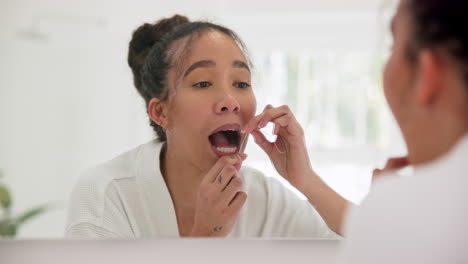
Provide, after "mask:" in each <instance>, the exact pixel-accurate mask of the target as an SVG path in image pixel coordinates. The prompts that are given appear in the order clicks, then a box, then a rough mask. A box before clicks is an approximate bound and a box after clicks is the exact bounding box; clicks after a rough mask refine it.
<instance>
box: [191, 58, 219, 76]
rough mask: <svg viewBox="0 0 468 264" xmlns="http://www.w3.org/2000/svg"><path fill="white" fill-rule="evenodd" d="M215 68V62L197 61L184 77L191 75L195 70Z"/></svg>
mask: <svg viewBox="0 0 468 264" xmlns="http://www.w3.org/2000/svg"><path fill="white" fill-rule="evenodd" d="M215 66H216V63H215V62H214V61H211V60H201V61H197V62H195V63H193V64H192V65H190V67H189V68H188V69H187V70H186V71H185V73H184V77H186V76H187V75H189V73H191V72H192V71H193V70H195V69H197V68H209V67H215Z"/></svg>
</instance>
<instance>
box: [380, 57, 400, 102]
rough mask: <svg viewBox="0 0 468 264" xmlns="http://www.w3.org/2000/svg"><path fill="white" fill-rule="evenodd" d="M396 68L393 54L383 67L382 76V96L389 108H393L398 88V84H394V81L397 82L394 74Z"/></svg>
mask: <svg viewBox="0 0 468 264" xmlns="http://www.w3.org/2000/svg"><path fill="white" fill-rule="evenodd" d="M397 67H398V65H397V61H396V57H395V54H392V55H391V56H390V58H389V60H388V62H387V64H386V65H385V69H384V76H383V77H384V78H383V82H384V83H383V88H384V94H385V98H386V99H387V102H388V103H389V105H390V107H392V106H393V103H394V98H395V93H396V90H397V86H398V84H397V83H396V80H398V78H397V74H396V70H397V69H398V68H397Z"/></svg>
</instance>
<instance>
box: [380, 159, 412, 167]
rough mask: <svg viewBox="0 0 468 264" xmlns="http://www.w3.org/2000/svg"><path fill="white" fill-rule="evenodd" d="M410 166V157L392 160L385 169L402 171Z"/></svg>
mask: <svg viewBox="0 0 468 264" xmlns="http://www.w3.org/2000/svg"><path fill="white" fill-rule="evenodd" d="M408 165H409V159H408V157H398V158H391V159H389V160H388V161H387V164H385V169H400V168H403V167H406V166H408Z"/></svg>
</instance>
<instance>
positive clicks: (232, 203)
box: [190, 154, 247, 237]
mask: <svg viewBox="0 0 468 264" xmlns="http://www.w3.org/2000/svg"><path fill="white" fill-rule="evenodd" d="M246 157H247V156H246V155H245V154H236V155H231V156H224V157H221V158H220V159H219V160H218V161H217V162H216V163H215V165H214V166H213V167H212V168H211V169H210V171H208V173H207V174H206V175H205V177H204V178H203V180H202V182H201V184H200V187H199V191H198V196H197V201H196V209H195V217H194V224H193V227H192V231H191V233H190V236H214V237H225V236H227V235H228V234H229V233H230V232H231V230H232V228H233V226H234V224H235V221H236V218H237V216H238V214H239V212H240V210H241V208H242V206H243V205H244V203H245V201H246V199H247V194H246V193H245V192H242V191H241V187H242V181H241V179H240V178H239V177H238V176H237V171H238V169H239V168H240V164H241V163H242V161H243V160H245V158H246Z"/></svg>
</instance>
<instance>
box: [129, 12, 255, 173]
mask: <svg viewBox="0 0 468 264" xmlns="http://www.w3.org/2000/svg"><path fill="white" fill-rule="evenodd" d="M244 50H245V48H244V45H243V43H242V41H241V40H240V38H239V37H238V36H237V35H236V34H235V33H234V32H233V31H231V30H230V29H228V28H225V27H222V26H219V25H216V24H212V23H207V22H190V21H189V20H188V19H187V18H186V17H183V16H178V15H176V16H174V17H171V18H168V19H163V20H160V21H158V22H156V23H155V24H144V25H142V26H140V27H139V28H138V29H137V30H136V31H135V32H134V33H133V37H132V40H131V42H130V48H129V55H128V62H129V65H130V67H131V68H132V71H133V74H134V84H135V87H136V88H137V90H138V92H139V93H140V95H141V96H142V97H143V98H144V100H145V103H146V106H147V111H148V116H149V118H150V123H151V126H152V127H153V129H154V130H155V132H156V133H157V136H158V138H159V140H160V141H166V143H167V144H166V145H167V148H168V151H170V152H172V153H175V155H177V157H178V159H182V160H184V161H185V162H186V163H185V164H188V165H190V166H192V167H195V168H198V169H200V170H206V169H209V168H210V167H211V166H212V165H213V163H214V162H216V160H217V159H218V158H219V156H223V155H232V154H235V153H236V152H237V151H238V147H239V144H240V139H241V138H240V129H241V128H242V127H243V126H244V124H245V123H247V122H248V121H249V120H250V119H251V118H252V117H253V116H254V114H255V110H256V100H255V96H254V94H253V91H252V87H251V73H250V71H251V66H250V62H249V60H248V59H247V56H246V54H245V52H244Z"/></svg>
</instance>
